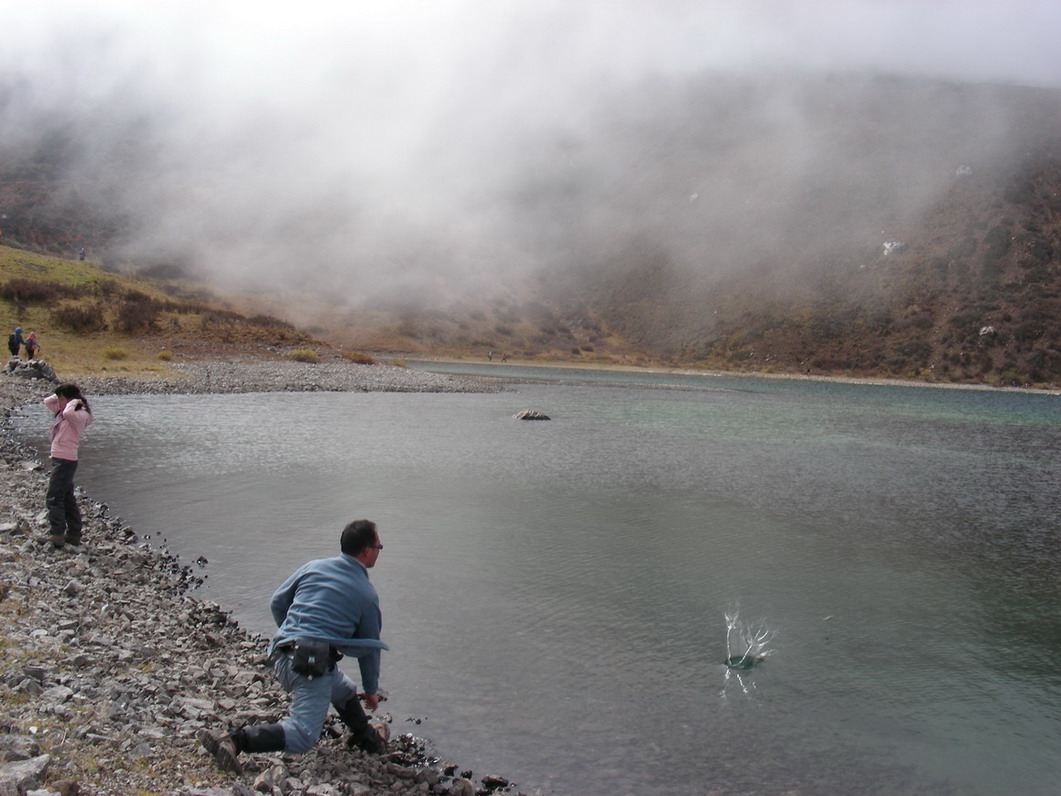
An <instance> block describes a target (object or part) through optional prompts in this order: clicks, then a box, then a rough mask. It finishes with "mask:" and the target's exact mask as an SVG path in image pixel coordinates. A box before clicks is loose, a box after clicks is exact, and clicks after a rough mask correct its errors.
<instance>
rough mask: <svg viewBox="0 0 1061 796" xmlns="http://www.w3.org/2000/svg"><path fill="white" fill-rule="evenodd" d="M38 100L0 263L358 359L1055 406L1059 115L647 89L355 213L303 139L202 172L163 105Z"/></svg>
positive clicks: (831, 90) (1050, 101)
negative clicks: (600, 367)
mask: <svg viewBox="0 0 1061 796" xmlns="http://www.w3.org/2000/svg"><path fill="white" fill-rule="evenodd" d="M33 90H34V86H33V85H31V84H28V83H22V84H20V83H19V82H18V81H11V82H9V83H7V84H5V85H4V86H3V87H2V88H0V120H2V121H0V131H2V132H3V137H2V138H0V215H2V218H0V228H2V229H3V232H4V236H3V238H2V240H3V242H5V243H7V244H9V245H16V246H23V247H26V248H33V249H37V250H41V251H45V252H49V253H54V254H64V255H67V256H72V255H73V254H74V253H75V252H76V251H77V250H78V249H79V248H80V247H82V246H84V247H86V249H87V250H88V252H89V254H90V259H93V260H94V261H96V262H98V263H100V264H101V265H103V266H104V267H107V268H112V269H132V270H140V271H142V272H146V273H151V274H155V275H161V276H165V275H170V276H173V275H177V274H183V275H190V276H194V277H195V278H198V279H202V280H206V281H209V282H211V283H214V284H216V285H219V286H221V287H222V289H225V290H227V291H229V292H231V293H232V294H234V295H239V296H242V297H243V300H244V301H245V302H246V303H247V306H249V307H251V308H255V309H262V310H264V311H268V312H271V313H273V314H276V315H279V316H280V317H284V318H285V319H287V320H290V321H292V322H295V323H299V324H302V325H311V326H312V327H313V328H314V330H315V331H316V332H317V333H320V334H323V335H325V336H328V337H330V338H332V339H335V340H338V341H340V342H345V343H349V344H350V345H357V346H361V347H369V348H373V349H376V350H394V351H417V352H422V353H456V352H466V353H473V354H476V355H481V354H484V353H486V352H488V351H497V352H505V353H509V354H510V355H512V356H520V357H527V358H536V357H550V358H565V359H574V360H588V359H598V360H603V361H621V362H648V361H662V362H667V363H670V364H685V365H696V366H702V367H725V368H738V369H755V370H763V369H767V370H770V369H773V370H785V371H800V372H805V371H810V372H818V373H852V374H862V375H869V374H873V375H880V374H885V375H887V374H890V375H896V376H910V375H917V376H922V377H926V378H937V379H941V380H955V381H976V380H988V381H992V382H996V383H1002V382H1004V383H1026V382H1033V383H1047V382H1058V381H1061V322H1059V318H1061V313H1059V310H1061V268H1059V261H1061V227H1059V224H1061V221H1059V220H1058V219H1059V218H1061V216H1059V213H1058V211H1059V206H1061V200H1059V198H1058V190H1059V188H1061V168H1059V153H1061V148H1059V144H1061V141H1059V138H1061V124H1059V122H1061V92H1059V91H1057V90H1054V89H1045V88H1044V89H1039V88H1027V87H1017V86H1003V85H990V84H976V85H974V84H959V83H954V82H943V81H930V80H925V79H914V78H906V77H897V76H892V77H881V76H868V75H860V76H856V75H850V74H847V75H838V74H826V75H820V74H819V75H808V74H803V73H792V74H784V75H782V74H777V73H758V74H754V75H753V74H743V75H734V74H726V73H721V72H711V71H702V72H698V73H696V74H694V75H685V76H681V77H677V76H674V75H646V76H643V77H641V78H639V79H637V80H630V81H626V82H624V83H622V84H621V85H613V84H608V85H602V86H601V88H600V90H599V91H597V92H595V93H592V94H589V95H585V97H584V98H585V101H584V102H583V103H581V104H580V105H578V106H577V108H573V107H569V106H565V109H564V110H565V113H564V114H560V115H557V116H555V117H549V118H548V123H545V122H542V121H540V117H537V116H536V117H533V118H535V119H536V120H537V121H536V122H535V123H533V124H527V125H526V126H523V127H521V126H519V125H500V126H499V125H498V124H496V123H493V124H486V122H485V120H484V119H483V118H482V115H481V114H471V115H469V116H468V117H467V118H457V119H452V120H451V121H450V123H449V124H447V125H444V126H442V127H438V128H435V129H434V130H432V131H431V132H432V133H433V135H434V138H433V139H430V146H429V148H428V151H427V152H425V153H422V154H423V157H422V158H421V159H419V160H418V161H417V164H418V165H419V166H421V171H420V172H419V174H418V175H413V176H418V177H419V178H420V179H421V180H422V181H423V190H422V192H420V193H417V187H416V185H415V182H409V180H410V175H409V174H408V173H407V171H403V172H402V174H403V177H402V180H397V179H396V180H395V183H394V184H391V185H386V184H384V183H381V182H380V179H379V178H380V176H381V175H379V174H377V175H368V174H366V175H363V176H364V180H365V185H364V186H363V189H362V188H359V187H358V184H357V182H356V177H355V175H354V174H353V172H352V171H351V163H350V161H348V160H347V159H345V156H344V154H343V153H344V151H345V149H344V148H345V147H347V146H349V145H350V143H349V142H341V141H335V142H334V145H335V147H336V150H335V159H334V162H335V163H336V164H337V167H336V169H337V173H338V174H337V177H336V180H335V181H334V182H330V181H328V180H327V179H323V177H322V167H321V165H320V164H321V163H322V162H323V163H327V162H328V158H327V157H324V158H322V157H321V153H320V152H319V151H318V152H314V157H313V159H312V160H309V159H306V160H305V161H301V160H300V158H299V152H298V151H297V150H296V151H295V152H294V154H293V155H292V156H290V157H282V153H283V152H285V148H284V146H282V145H278V141H277V140H276V139H277V138H278V137H279V138H280V142H279V143H281V144H282V143H285V142H286V143H290V142H291V141H294V140H295V139H297V135H296V134H295V130H294V129H292V128H298V127H299V126H300V125H301V124H302V123H301V122H299V121H291V122H290V123H289V124H288V125H287V126H286V127H282V128H281V129H279V130H277V128H276V127H275V126H273V125H270V124H268V123H269V122H274V121H276V119H277V118H278V117H277V116H276V115H270V114H266V113H265V112H263V115H261V116H259V117H257V118H255V119H254V121H255V122H256V123H255V124H251V123H249V122H245V123H243V124H241V125H237V126H232V125H229V126H228V127H226V129H224V131H223V135H222V134H221V133H218V132H217V131H209V132H204V135H205V136H206V137H207V139H208V140H209V142H210V143H211V145H210V146H206V147H192V146H191V145H190V144H189V143H188V142H187V139H186V138H183V137H175V136H174V130H175V129H181V130H182V134H183V128H181V127H180V125H179V123H178V121H177V120H174V119H173V118H172V117H171V116H169V115H167V114H166V113H165V112H164V109H162V108H161V107H160V106H159V104H158V103H156V102H153V101H150V98H145V97H140V98H137V99H136V101H130V100H128V98H126V99H125V100H124V101H122V102H120V103H119V102H116V101H115V98H114V97H112V96H106V97H101V98H99V99H98V100H97V101H96V102H91V103H86V102H82V103H77V104H74V105H71V106H68V107H62V108H59V107H55V106H54V105H50V104H47V103H46V104H45V105H44V107H42V106H41V103H40V102H39V101H38V98H37V97H35V96H34V95H33V93H32V92H33ZM498 101H503V98H502V100H498ZM494 121H495V122H496V120H494ZM257 123H263V124H264V127H265V128H266V129H263V128H262V127H261V126H259V125H258V124H257ZM502 133H503V135H502ZM421 135H422V131H421ZM425 140H426V139H425ZM315 143H318V144H319V143H320V142H319V141H316V140H315ZM414 149H415V148H414ZM300 163H301V164H302V165H304V170H303V171H301V172H300V170H299V165H300ZM358 163H360V161H358ZM392 174H393V172H392ZM352 181H353V182H352ZM439 184H443V185H444V188H445V189H444V190H443V189H442V188H440V187H439ZM248 188H249V189H248Z"/></svg>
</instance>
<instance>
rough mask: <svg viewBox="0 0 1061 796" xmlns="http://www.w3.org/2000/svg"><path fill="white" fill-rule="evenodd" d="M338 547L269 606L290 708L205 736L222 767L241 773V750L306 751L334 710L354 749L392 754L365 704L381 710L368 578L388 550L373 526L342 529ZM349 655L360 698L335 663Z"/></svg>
mask: <svg viewBox="0 0 1061 796" xmlns="http://www.w3.org/2000/svg"><path fill="white" fill-rule="evenodd" d="M339 549H340V551H341V554H340V555H338V556H335V557H334V558H322V559H317V560H315V561H310V562H309V563H307V564H304V565H303V566H302V567H300V568H299V569H298V570H297V571H296V572H295V573H294V574H292V575H291V576H290V577H289V578H288V579H287V580H285V581H284V582H283V583H282V584H281V585H280V588H278V589H277V590H276V591H275V592H274V593H273V597H272V601H271V602H270V604H269V607H270V609H271V610H272V613H273V619H274V620H275V621H276V624H277V631H276V634H275V635H274V636H273V640H272V642H271V643H270V644H269V660H270V661H272V664H273V674H274V675H275V676H276V679H277V680H279V681H280V685H282V686H283V687H284V690H285V691H287V692H288V693H289V694H291V708H290V710H289V712H288V716H287V718H286V719H284V720H283V721H282V722H280V723H279V724H258V725H247V726H245V727H242V728H240V729H238V730H236V731H235V732H231V733H224V732H219V733H212V732H210V731H208V730H203V731H201V732H200V734H199V741H200V743H202V745H203V746H204V747H205V748H206V750H207V751H208V752H209V753H210V754H211V755H213V757H214V760H215V762H216V763H217V765H218V767H219V768H221V769H222V770H224V771H230V772H233V773H237V774H238V773H240V771H241V770H242V768H243V767H242V765H241V764H240V762H239V760H238V755H239V754H241V753H242V752H287V753H288V754H302V753H303V752H307V751H309V750H310V749H312V748H313V746H314V744H316V743H317V740H318V739H319V738H320V735H321V730H322V729H323V728H324V719H325V717H326V716H327V715H328V706H329V705H333V706H334V707H335V710H336V712H337V713H338V714H339V718H340V719H341V720H342V722H343V724H345V725H346V726H347V727H349V728H350V737H349V739H348V741H347V743H348V744H349V745H350V746H356V747H358V748H360V749H363V750H364V751H366V752H369V753H372V754H382V753H383V752H385V751H387V740H386V725H382V726H381V727H380V728H378V729H377V728H376V727H375V726H373V725H371V724H369V721H368V717H367V716H366V715H365V711H364V709H363V708H362V707H361V702H360V700H364V702H365V705H366V706H368V708H369V709H370V710H375V709H376V708H378V707H379V697H378V696H377V689H378V687H379V669H380V651H381V650H385V649H387V645H386V644H384V643H383V642H382V641H380V640H379V632H380V626H381V625H382V623H383V619H382V615H381V614H380V610H379V597H378V596H377V595H376V590H375V588H374V587H373V586H372V584H371V583H370V582H369V579H368V571H369V570H370V569H371V568H372V567H374V566H375V565H376V559H377V558H379V551H380V550H382V549H383V545H381V544H380V543H379V534H378V533H377V531H376V524H375V523H374V522H370V521H369V520H354V521H353V522H351V523H350V524H349V525H347V526H346V527H345V528H343V532H342V535H341V536H340V538H339ZM344 654H345V655H351V656H353V657H355V658H357V662H358V664H359V666H360V668H361V684H362V685H363V686H364V688H365V692H364V693H363V694H361V695H358V693H357V686H356V685H355V684H354V682H353V680H351V679H350V678H349V677H347V676H346V675H345V674H344V673H343V672H342V671H341V670H340V669H339V667H338V666H336V662H337V661H338V660H339V659H340V658H342V657H343V655H344Z"/></svg>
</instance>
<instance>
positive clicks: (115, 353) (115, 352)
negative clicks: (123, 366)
mask: <svg viewBox="0 0 1061 796" xmlns="http://www.w3.org/2000/svg"><path fill="white" fill-rule="evenodd" d="M127 356H129V355H128V354H127V353H126V352H125V349H124V348H104V349H103V358H104V359H113V360H118V359H125V358H126V357H127Z"/></svg>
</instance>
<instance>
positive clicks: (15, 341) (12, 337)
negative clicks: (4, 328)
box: [7, 326, 22, 357]
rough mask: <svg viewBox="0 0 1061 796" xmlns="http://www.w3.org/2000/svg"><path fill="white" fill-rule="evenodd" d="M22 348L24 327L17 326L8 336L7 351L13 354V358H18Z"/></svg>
mask: <svg viewBox="0 0 1061 796" xmlns="http://www.w3.org/2000/svg"><path fill="white" fill-rule="evenodd" d="M21 346H22V327H21V326H16V327H15V331H13V332H12V333H11V334H9V335H8V336H7V350H8V351H10V352H11V356H13V357H17V356H18V350H19V348H20V347H21Z"/></svg>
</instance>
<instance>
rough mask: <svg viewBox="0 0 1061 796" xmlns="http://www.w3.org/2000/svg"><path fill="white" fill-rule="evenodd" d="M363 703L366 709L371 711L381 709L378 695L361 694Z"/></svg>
mask: <svg viewBox="0 0 1061 796" xmlns="http://www.w3.org/2000/svg"><path fill="white" fill-rule="evenodd" d="M358 696H360V697H361V701H362V702H364V703H365V707H366V708H368V709H369V710H375V709H376V708H378V707H379V696H378V695H377V694H359V695H358Z"/></svg>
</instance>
